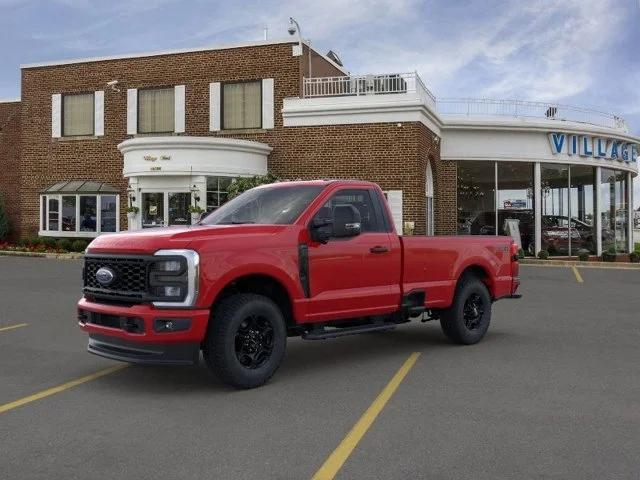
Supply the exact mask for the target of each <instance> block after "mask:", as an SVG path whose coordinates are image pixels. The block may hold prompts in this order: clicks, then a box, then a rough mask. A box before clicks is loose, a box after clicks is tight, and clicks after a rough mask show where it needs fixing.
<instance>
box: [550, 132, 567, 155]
mask: <svg viewBox="0 0 640 480" xmlns="http://www.w3.org/2000/svg"><path fill="white" fill-rule="evenodd" d="M565 138H566V135H565V134H564V133H552V134H550V135H549V140H550V141H551V151H552V152H553V154H554V155H556V154H558V153H562V148H563V147H564V139H565Z"/></svg>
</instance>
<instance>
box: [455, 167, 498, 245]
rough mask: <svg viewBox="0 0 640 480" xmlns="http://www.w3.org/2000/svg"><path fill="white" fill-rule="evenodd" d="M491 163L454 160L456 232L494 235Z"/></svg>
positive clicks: (492, 172) (493, 194)
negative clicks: (456, 207)
mask: <svg viewBox="0 0 640 480" xmlns="http://www.w3.org/2000/svg"><path fill="white" fill-rule="evenodd" d="M495 184H496V180H495V162H474V161H460V162H458V234H460V235H495V233H496V214H495V211H496V200H495V198H496V197H495V188H496V187H495Z"/></svg>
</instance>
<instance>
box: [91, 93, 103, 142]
mask: <svg viewBox="0 0 640 480" xmlns="http://www.w3.org/2000/svg"><path fill="white" fill-rule="evenodd" d="M93 135H94V136H96V137H102V136H104V90H98V91H96V92H93Z"/></svg>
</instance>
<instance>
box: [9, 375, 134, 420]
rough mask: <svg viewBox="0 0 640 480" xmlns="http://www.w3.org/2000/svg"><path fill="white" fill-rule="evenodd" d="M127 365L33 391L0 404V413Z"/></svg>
mask: <svg viewBox="0 0 640 480" xmlns="http://www.w3.org/2000/svg"><path fill="white" fill-rule="evenodd" d="M128 366H129V364H127V363H125V364H122V365H114V366H113V367H109V368H105V369H104V370H99V371H97V372H95V373H92V374H91V375H86V376H84V377H80V378H76V379H75V380H71V381H70V382H67V383H63V384H62V385H58V386H57V387H52V388H48V389H46V390H42V391H41V392H38V393H34V394H33V395H29V396H28V397H24V398H20V399H18V400H15V401H13V402H9V403H5V404H4V405H0V413H4V412H8V411H9V410H13V409H14V408H18V407H21V406H22V405H25V404H27V403H31V402H35V401H36V400H40V399H41V398H45V397H49V396H51V395H55V394H56V393H60V392H63V391H65V390H68V389H70V388H73V387H77V386H78V385H81V384H83V383H87V382H90V381H91V380H95V379H97V378H100V377H104V376H105V375H109V374H110V373H114V372H117V371H119V370H122V369H123V368H126V367H128Z"/></svg>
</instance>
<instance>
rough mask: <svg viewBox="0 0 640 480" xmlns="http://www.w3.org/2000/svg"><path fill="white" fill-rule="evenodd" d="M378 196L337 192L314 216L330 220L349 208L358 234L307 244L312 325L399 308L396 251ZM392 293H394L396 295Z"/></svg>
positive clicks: (365, 191)
mask: <svg viewBox="0 0 640 480" xmlns="http://www.w3.org/2000/svg"><path fill="white" fill-rule="evenodd" d="M376 195H377V192H376V191H373V190H370V189H366V188H361V189H360V188H349V189H343V190H338V191H337V192H335V193H334V194H333V195H332V196H331V198H330V199H329V200H328V201H327V202H326V203H325V204H324V205H323V206H322V207H321V208H320V209H319V210H318V212H316V215H315V216H314V219H315V218H317V219H321V218H329V217H330V216H331V212H332V209H333V207H334V206H336V205H345V204H350V205H353V206H354V207H355V208H356V209H357V210H358V211H359V212H360V217H361V233H360V234H359V235H355V236H352V237H343V238H335V237H332V238H330V239H329V241H328V242H327V243H326V244H321V243H318V242H311V243H310V244H309V284H310V295H309V297H310V298H309V303H308V309H307V314H308V319H309V320H311V321H322V320H330V319H334V318H348V317H355V316H364V315H375V314H382V313H388V312H391V311H393V310H395V309H397V307H398V305H397V303H398V298H397V294H396V293H397V289H394V288H393V287H394V286H397V285H398V284H399V282H400V262H401V258H400V252H399V251H398V249H397V248H396V249H395V250H394V249H392V243H391V238H390V232H389V231H388V230H389V228H388V227H387V226H386V222H385V221H384V220H383V218H382V206H381V205H380V204H379V203H374V202H377V201H378V200H377V196H376ZM394 292H395V293H394Z"/></svg>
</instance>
